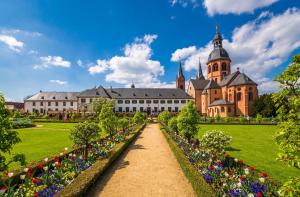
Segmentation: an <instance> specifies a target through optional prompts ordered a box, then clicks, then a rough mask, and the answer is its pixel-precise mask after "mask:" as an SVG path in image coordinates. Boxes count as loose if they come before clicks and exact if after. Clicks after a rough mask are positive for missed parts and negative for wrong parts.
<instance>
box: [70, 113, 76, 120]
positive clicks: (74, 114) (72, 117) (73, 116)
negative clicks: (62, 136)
mask: <svg viewBox="0 0 300 197" xmlns="http://www.w3.org/2000/svg"><path fill="white" fill-rule="evenodd" d="M76 119H77V114H76V113H72V115H71V120H72V121H73V122H74V121H76Z"/></svg>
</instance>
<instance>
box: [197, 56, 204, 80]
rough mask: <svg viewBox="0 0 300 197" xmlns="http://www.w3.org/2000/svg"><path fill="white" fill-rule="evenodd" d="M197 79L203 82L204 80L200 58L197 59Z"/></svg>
mask: <svg viewBox="0 0 300 197" xmlns="http://www.w3.org/2000/svg"><path fill="white" fill-rule="evenodd" d="M197 79H200V80H205V78H204V76H203V73H202V68H201V61H200V57H199V68H198V75H197Z"/></svg>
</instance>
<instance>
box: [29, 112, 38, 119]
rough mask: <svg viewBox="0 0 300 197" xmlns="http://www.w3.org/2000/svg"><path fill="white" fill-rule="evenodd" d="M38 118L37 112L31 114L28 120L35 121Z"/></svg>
mask: <svg viewBox="0 0 300 197" xmlns="http://www.w3.org/2000/svg"><path fill="white" fill-rule="evenodd" d="M36 117H37V114H36V113H35V112H32V113H31V114H29V116H28V118H30V119H35V118H36Z"/></svg>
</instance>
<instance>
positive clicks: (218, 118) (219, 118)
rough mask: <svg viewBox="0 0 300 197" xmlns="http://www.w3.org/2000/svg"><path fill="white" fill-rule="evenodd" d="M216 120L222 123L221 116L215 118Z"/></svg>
mask: <svg viewBox="0 0 300 197" xmlns="http://www.w3.org/2000/svg"><path fill="white" fill-rule="evenodd" d="M215 119H216V121H217V122H220V120H221V116H220V115H219V114H217V115H216V117H215Z"/></svg>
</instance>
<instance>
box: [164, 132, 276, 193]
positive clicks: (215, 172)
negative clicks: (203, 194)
mask: <svg viewBox="0 0 300 197" xmlns="http://www.w3.org/2000/svg"><path fill="white" fill-rule="evenodd" d="M169 134H170V136H171V138H172V139H173V140H174V141H175V142H176V144H177V145H178V146H179V148H180V149H181V150H182V151H183V153H184V155H185V156H186V157H187V158H188V160H189V162H190V163H191V164H192V165H193V166H194V167H195V168H196V169H197V171H198V172H199V175H200V176H202V177H203V178H204V180H205V181H206V182H207V183H208V184H210V185H211V186H212V188H213V190H214V191H215V192H216V196H249V197H251V196H253V197H260V196H278V193H277V191H278V187H279V185H278V183H276V182H274V181H272V180H271V179H270V178H269V177H268V175H267V173H265V172H262V173H260V172H258V171H256V170H255V169H254V167H251V166H247V165H245V164H244V162H243V160H238V159H237V158H232V157H230V156H229V155H226V154H218V155H217V156H215V155H212V153H211V151H210V150H208V149H207V148H204V144H205V145H206V146H207V147H210V149H212V148H213V149H215V148H216V149H223V148H224V147H225V146H226V145H228V144H229V143H230V141H231V138H230V137H228V136H225V135H224V134H223V133H222V132H218V131H214V132H210V133H207V134H206V136H205V137H203V138H204V139H205V140H202V142H204V143H203V144H200V146H195V145H192V144H191V143H189V142H188V140H187V139H185V138H183V137H182V136H180V135H177V134H176V133H175V132H172V131H170V132H169ZM209 139H211V140H212V141H214V142H212V143H209V142H208V140H209ZM220 139H221V140H220ZM218 140H220V141H221V142H222V145H221V147H218V146H217V145H214V144H215V143H216V141H218Z"/></svg>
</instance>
